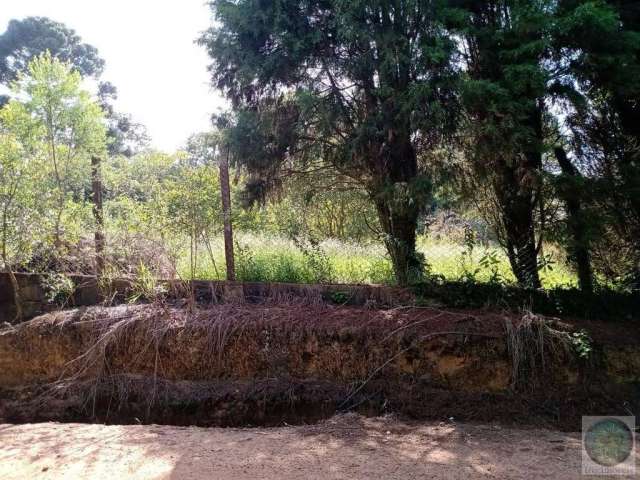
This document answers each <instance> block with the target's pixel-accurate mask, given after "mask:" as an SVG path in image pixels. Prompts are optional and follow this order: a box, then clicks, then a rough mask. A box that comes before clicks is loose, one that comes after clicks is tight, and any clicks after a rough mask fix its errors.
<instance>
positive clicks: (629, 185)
mask: <svg viewBox="0 0 640 480" xmlns="http://www.w3.org/2000/svg"><path fill="white" fill-rule="evenodd" d="M559 8H560V10H561V12H563V14H564V16H563V19H562V21H561V22H559V24H558V28H557V29H556V32H555V38H556V45H555V50H556V52H557V53H556V57H557V59H558V60H557V62H558V64H560V65H563V67H564V70H565V73H566V77H565V78H566V79H567V80H565V81H564V82H558V83H559V85H558V86H556V89H557V90H562V89H564V90H567V89H570V90H572V91H573V95H571V97H570V102H569V105H568V108H567V114H566V116H567V124H568V126H569V127H570V135H569V136H568V137H569V138H568V140H569V143H570V145H571V147H572V154H573V157H574V158H575V161H576V162H577V163H579V164H580V166H581V167H582V168H583V169H584V170H585V172H586V173H587V174H588V175H589V177H590V178H592V179H593V181H592V182H590V184H589V189H590V191H589V196H590V198H592V201H593V202H595V204H596V205H597V206H598V210H599V214H600V215H599V217H600V218H599V220H600V223H601V224H602V225H603V228H602V235H601V236H602V238H603V242H604V243H603V245H602V247H603V248H601V249H600V250H603V251H609V252H611V249H610V243H611V241H614V242H615V243H616V244H617V245H618V248H617V249H616V251H618V252H619V251H624V252H625V254H624V255H623V257H624V259H623V261H622V265H620V266H619V267H620V268H619V267H618V266H616V267H614V268H612V270H613V271H614V272H615V271H616V270H618V272H616V273H615V276H623V277H624V276H626V277H627V280H630V283H631V284H635V285H636V287H637V286H638V285H640V240H639V239H640V7H639V5H638V2H635V1H628V0H615V1H614V0H611V1H606V2H605V1H600V2H593V1H591V2H586V1H581V0H563V1H561V2H559ZM567 84H570V85H569V86H568V85H567ZM596 246H597V245H596ZM606 263H607V264H609V265H607V270H609V267H611V266H612V265H611V264H612V263H617V262H611V261H607V262H606ZM620 270H622V271H620Z"/></svg>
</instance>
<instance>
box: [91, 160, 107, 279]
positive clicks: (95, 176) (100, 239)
mask: <svg viewBox="0 0 640 480" xmlns="http://www.w3.org/2000/svg"><path fill="white" fill-rule="evenodd" d="M91 185H92V188H93V218H94V219H95V222H96V227H95V232H94V245H95V252H96V278H97V279H98V281H99V280H100V277H102V273H103V272H104V247H105V236H104V213H103V210H102V175H101V172H100V157H97V156H92V157H91Z"/></svg>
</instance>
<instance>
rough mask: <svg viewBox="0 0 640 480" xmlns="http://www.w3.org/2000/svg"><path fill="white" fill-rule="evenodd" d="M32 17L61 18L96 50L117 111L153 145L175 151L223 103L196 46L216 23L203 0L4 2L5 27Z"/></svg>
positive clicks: (0, 20)
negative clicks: (129, 117) (115, 96)
mask: <svg viewBox="0 0 640 480" xmlns="http://www.w3.org/2000/svg"><path fill="white" fill-rule="evenodd" d="M27 16H46V17H49V18H51V19H53V20H56V21H58V22H62V23H64V24H66V25H67V26H68V27H70V28H73V29H74V30H75V31H76V33H78V35H80V37H82V41H83V42H85V43H89V44H91V45H93V46H95V47H96V48H98V51H99V53H100V56H101V57H102V58H104V59H105V61H106V68H105V71H104V74H103V76H102V79H103V80H108V81H110V82H112V83H113V84H114V85H115V86H116V87H117V88H118V101H117V103H116V107H117V109H118V110H119V111H122V112H123V113H129V114H131V115H132V116H133V119H134V121H137V122H140V123H142V124H144V125H145V126H146V127H147V129H148V131H149V134H150V136H151V138H152V146H153V147H156V148H159V149H163V150H167V151H172V150H175V149H177V148H178V147H180V146H181V145H182V144H183V143H184V141H185V140H186V139H187V137H188V136H189V135H190V134H191V133H195V132H199V131H203V130H207V129H208V128H209V126H210V121H209V118H210V116H211V114H212V113H213V112H215V111H217V110H218V109H219V108H220V107H223V106H224V105H225V103H224V100H222V99H221V97H220V96H219V95H218V94H216V93H215V92H213V91H212V90H211V88H210V86H209V76H208V73H207V71H206V67H207V65H208V63H209V58H208V56H207V54H206V52H205V51H204V49H203V48H201V47H199V46H197V45H195V44H194V40H195V39H196V38H197V37H198V35H199V33H200V32H201V31H203V30H205V29H206V28H207V27H208V26H209V25H210V13H209V8H208V7H207V6H206V5H205V4H204V0H110V1H108V2H105V1H104V0H100V1H99V0H2V7H0V30H1V31H2V32H4V31H5V30H6V27H7V24H8V22H9V20H11V19H13V18H23V17H27Z"/></svg>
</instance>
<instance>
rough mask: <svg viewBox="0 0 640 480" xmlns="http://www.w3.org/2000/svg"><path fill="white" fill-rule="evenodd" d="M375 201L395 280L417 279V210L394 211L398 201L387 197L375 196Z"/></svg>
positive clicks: (404, 282) (419, 265) (401, 282)
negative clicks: (376, 197) (392, 200)
mask: <svg viewBox="0 0 640 480" xmlns="http://www.w3.org/2000/svg"><path fill="white" fill-rule="evenodd" d="M375 203H376V209H377V211H378V218H379V220H380V226H381V227H382V231H383V232H384V234H385V238H384V244H385V247H386V248H387V252H388V253H389V256H390V257H391V263H392V265H393V272H394V274H395V277H396V282H397V283H398V285H400V286H406V285H409V284H411V283H414V282H416V281H418V280H420V279H421V277H422V270H423V268H424V265H423V262H422V261H421V259H420V257H419V256H418V255H417V252H416V228H417V224H418V214H417V212H415V211H414V210H412V209H411V208H407V210H408V211H407V210H405V211H395V209H394V207H395V206H397V203H398V202H389V201H388V200H387V199H380V198H378V199H376V201H375ZM404 203H405V205H403V206H404V207H409V205H407V202H404Z"/></svg>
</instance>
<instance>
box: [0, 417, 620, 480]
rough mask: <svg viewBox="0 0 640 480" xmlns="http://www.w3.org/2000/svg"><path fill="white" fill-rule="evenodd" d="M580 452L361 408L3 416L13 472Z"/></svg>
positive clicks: (349, 471) (537, 458)
mask: <svg viewBox="0 0 640 480" xmlns="http://www.w3.org/2000/svg"><path fill="white" fill-rule="evenodd" d="M580 453H581V450H580V440H579V434H565V433H560V432H553V431H547V430H516V429H508V428H504V427H499V426H495V425H473V424H457V423H453V422H448V423H437V422H430V423H404V422H400V421H397V420H394V419H391V418H377V419H368V418H364V417H360V416H358V415H355V414H348V415H342V416H337V417H334V418H333V419H331V420H328V421H326V422H323V423H320V424H317V425H311V426H297V427H281V428H269V429H265V428H243V429H231V428H229V429H218V428H211V429H204V428H196V427H168V426H159V425H146V426H142V425H141V426H104V425H86V424H56V423H42V424H25V425H0V478H2V479H4V480H12V479H20V480H22V479H63V478H64V479H91V480H101V479H109V480H115V479H145V480H146V479H175V480H187V479H194V480H205V479H206V480H210V479H252V480H253V479H274V480H276V479H277V480H290V479H291V480H292V479H304V480H314V479H321V480H330V479H344V478H349V479H385V480H391V479H414V478H415V479H424V478H432V479H433V478H435V479H465V480H467V479H469V478H499V479H507V478H519V479H520V478H521V479H534V478H561V479H571V478H584V477H581V476H580ZM589 478H594V477H589ZM618 478H619V477H618Z"/></svg>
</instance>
